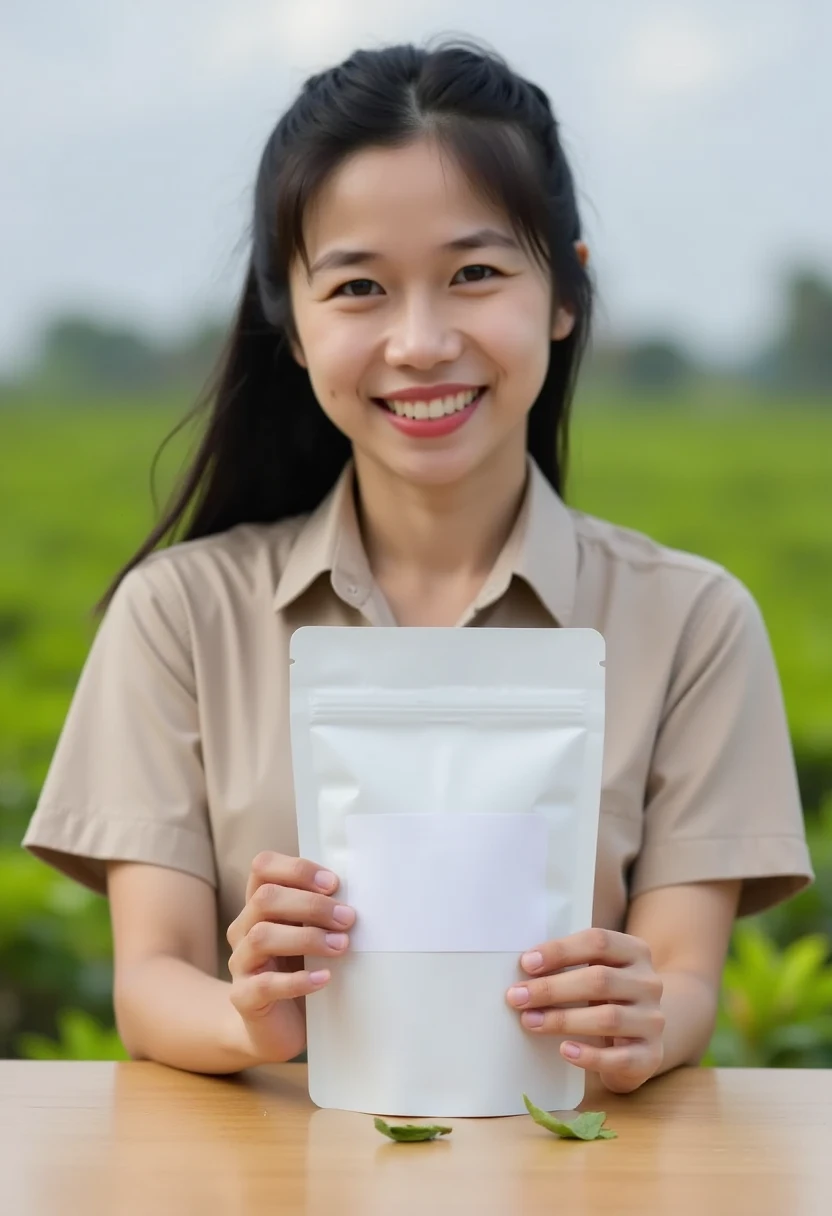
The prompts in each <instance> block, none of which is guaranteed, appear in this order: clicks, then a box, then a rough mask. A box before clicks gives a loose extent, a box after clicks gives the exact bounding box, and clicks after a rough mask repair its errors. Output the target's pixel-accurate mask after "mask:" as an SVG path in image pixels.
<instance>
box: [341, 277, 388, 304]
mask: <svg viewBox="0 0 832 1216" xmlns="http://www.w3.org/2000/svg"><path fill="white" fill-rule="evenodd" d="M377 286H378V284H377V283H375V282H374V280H373V279H350V281H349V283H342V284H341V286H340V287H336V289H335V291H334V292H333V293H332V294H333V295H336V296H347V298H348V299H355V298H356V297H358V296H368V295H369V294H370V292H369V291H366V290H364V289H365V288H367V287H377ZM348 287H352V288H353V289H354V290H353V291H348V290H347V288H348ZM355 289H360V290H355Z"/></svg>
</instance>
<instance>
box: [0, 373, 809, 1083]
mask: <svg viewBox="0 0 832 1216" xmlns="http://www.w3.org/2000/svg"><path fill="white" fill-rule="evenodd" d="M186 404H187V403H183V402H181V401H167V402H164V401H155V402H148V403H147V405H146V406H145V407H143V408H137V407H136V405H135V403H134V404H133V407H132V408H131V407H130V406H129V405H128V403H127V401H126V400H125V401H115V400H114V401H113V402H112V405H113V408H104V407H97V408H89V407H84V408H81V407H73V408H70V407H69V406H67V405H66V404H57V403H52V404H50V403H49V402H42V403H41V402H37V401H35V400H33V399H29V400H26V401H24V400H23V399H22V398H21V401H20V404H19V405H18V406H15V407H12V406H8V407H7V408H0V514H2V518H3V519H4V520H6V521H14V523H13V526H7V527H5V528H3V529H2V530H1V531H0V1056H2V1055H8V1054H11V1053H14V1052H19V1051H21V1050H24V1051H27V1052H31V1051H48V1050H57V1051H61V1052H68V1053H71V1052H73V1051H81V1050H83V1051H88V1052H90V1053H101V1052H104V1051H108V1052H109V1051H110V1050H111V1049H112V1050H113V1051H114V1052H115V1051H116V1050H117V1043H116V1041H115V1040H109V1039H107V1034H108V1033H109V1029H110V1028H111V1027H112V1024H113V1016H112V997H111V987H112V963H111V941H110V928H109V918H108V915H107V905H106V902H105V901H104V900H103V899H101V898H100V897H99V896H96V895H93V894H91V893H90V892H88V891H86V890H84V889H83V888H81V887H79V886H78V885H77V884H74V883H71V882H69V881H68V880H66V879H64V878H62V877H60V876H59V875H57V874H55V873H54V872H53V871H51V870H50V869H48V868H47V867H46V866H45V865H43V864H42V863H41V862H38V861H36V860H34V859H33V858H30V857H28V856H27V855H25V854H23V853H22V852H21V850H20V847H19V845H20V839H21V837H22V835H23V832H24V830H25V825H26V822H27V820H28V818H29V815H30V814H31V811H32V809H33V807H34V805H35V801H36V798H37V792H38V790H39V789H40V786H41V783H42V781H43V778H44V776H45V773H46V769H47V766H48V763H49V760H50V757H51V755H52V752H53V750H54V746H55V742H56V740H57V736H58V732H59V730H60V727H61V724H62V722H63V719H64V716H65V714H66V711H67V708H68V706H69V702H70V699H71V696H72V692H73V689H74V687H75V683H76V681H77V678H78V674H79V672H80V669H81V665H82V663H83V660H84V657H85V655H86V653H87V650H88V648H89V645H90V642H91V640H92V636H93V630H94V627H95V622H94V620H93V618H92V616H91V615H90V611H91V609H92V606H93V604H94V602H95V601H96V600H97V599H98V598H99V596H100V595H101V594H102V593H103V591H104V590H105V588H106V586H107V584H108V582H109V580H110V579H111V577H112V576H113V574H114V573H115V572H116V570H117V569H118V568H119V567H120V566H121V565H122V564H123V562H124V561H125V560H126V559H127V558H128V557H129V556H130V554H131V553H132V552H133V551H134V549H135V548H136V547H137V546H138V544H139V543H140V542H141V540H142V539H143V538H144V535H145V534H146V532H147V531H148V530H149V528H150V526H151V524H152V522H153V511H152V503H151V498H150V493H149V470H150V466H151V461H152V458H153V454H154V452H155V451H156V448H157V447H158V445H159V443H160V442H161V440H162V439H163V438H164V436H165V435H166V434H167V433H168V431H169V430H170V429H171V428H172V426H173V425H174V423H175V422H176V421H177V420H178V419H179V417H181V416H182V414H183V413H184V410H185V408H186ZM116 406H118V407H119V408H115V407H116ZM666 407H667V408H666ZM670 407H672V408H670ZM576 417H577V425H576V428H575V431H574V435H573V444H572V449H573V461H572V467H573V477H572V485H571V487H570V493H569V498H570V500H571V501H574V502H575V503H576V504H577V505H578V506H580V507H581V508H583V509H584V510H587V511H590V512H592V513H594V514H597V515H600V516H602V517H606V518H609V519H612V520H615V521H616V522H619V523H621V524H624V525H627V526H630V527H635V528H637V529H640V530H642V531H644V532H646V533H648V534H649V535H651V536H654V537H655V538H656V539H658V540H661V541H664V542H665V543H667V544H670V545H674V546H677V547H679V548H683V549H688V550H691V551H693V552H695V553H699V554H702V555H703V556H706V557H710V558H712V559H714V560H716V561H718V562H721V563H723V564H724V565H725V566H727V567H728V568H729V569H730V570H732V571H733V572H734V573H735V574H737V575H738V576H739V577H740V578H741V579H742V580H743V581H744V582H745V583H746V584H747V585H748V586H749V588H750V589H751V591H752V593H753V594H754V595H755V596H756V598H757V599H758V602H759V603H760V606H761V608H762V610H763V613H764V615H765V618H766V622H767V624H768V627H769V631H770V634H771V638H772V643H773V647H774V651H775V655H776V658H777V661H778V666H779V669H780V674H781V678H782V681H783V687H784V692H785V698H786V706H787V710H788V715H789V723H790V727H791V731H792V737H793V740H794V745H795V750H796V754H797V757H798V763H799V768H800V777H801V787H802V790H803V794H804V802H805V805H806V808H807V813H808V817H809V832H810V843H811V849H812V855H813V859H814V863H815V866H816V869H817V874H818V883H817V886H816V887H814V888H812V889H810V890H809V891H807V892H806V893H804V894H803V895H801V896H799V897H798V898H797V899H795V900H793V901H791V902H790V903H789V904H786V905H784V906H783V907H782V908H779V909H775V910H774V911H772V912H771V913H767V914H766V915H765V916H764V917H762V918H760V921H759V924H758V925H757V926H756V927H755V931H756V932H757V933H758V934H759V933H760V932H762V931H763V930H765V932H766V934H767V935H769V936H770V937H771V943H767V939H764V938H760V939H759V940H758V941H757V946H756V951H757V952H756V954H754V952H753V949H751V954H750V955H749V954H748V950H749V948H748V946H747V941H746V939H745V938H744V937H743V934H745V933H747V931H748V930H747V929H746V927H745V926H741V927H740V928H738V931H737V938H736V946H735V950H736V951H738V953H737V954H736V959H735V962H734V963H733V964H732V968H729V972H728V979H727V981H726V1000H725V1002H724V1008H723V1012H722V1014H721V1021H720V1027H719V1031H718V1034H717V1036H716V1037H715V1040H714V1049H713V1055H714V1058H718V1059H719V1062H723V1063H727V1062H732V1061H742V1060H765V1061H766V1062H770V1063H782V1062H784V1061H786V1060H790V1061H792V1062H795V1063H811V1062H812V1061H814V1060H817V1059H819V1058H821V1056H824V1053H826V1052H828V1050H829V1041H828V1039H825V1038H824V1035H825V1033H826V1030H825V1023H824V1020H823V1019H824V1017H825V1016H826V1015H825V1014H823V1013H822V1012H812V1011H813V1010H816V1007H817V1002H818V997H817V995H816V990H817V989H818V987H819V990H820V991H821V992H825V991H826V989H825V988H824V984H825V982H826V981H825V978H824V975H825V973H824V969H823V966H822V965H821V964H819V963H817V961H816V960H817V958H818V956H819V952H820V938H819V937H817V936H815V937H813V938H812V939H811V942H813V943H814V944H810V945H809V946H806V947H803V946H799V947H797V949H798V958H799V960H800V962H799V963H798V962H793V961H792V957H793V956H792V955H791V954H789V949H790V948H791V947H790V943H792V942H795V941H796V940H797V939H799V938H800V937H802V936H803V935H804V934H806V933H811V934H814V935H825V936H826V938H828V939H830V940H832V630H830V629H829V621H830V620H832V579H830V577H829V571H830V570H832V528H830V527H829V520H830V518H832V471H831V470H830V464H832V458H831V457H830V453H832V411H830V410H829V409H822V408H817V409H805V408H804V409H798V408H796V407H795V406H793V405H789V406H788V407H786V406H784V407H783V408H780V409H777V408H772V409H770V410H760V409H758V410H756V411H755V412H749V410H748V409H747V408H744V407H741V406H740V404H739V403H736V402H732V401H731V400H730V398H729V397H727V396H725V395H723V396H722V397H720V399H719V401H718V402H715V403H714V408H712V409H707V408H701V406H700V408H698V409H697V410H693V409H689V408H687V407H686V405H685V403H684V401H683V400H681V398H677V399H672V400H671V399H668V400H667V401H666V402H665V401H663V400H659V399H657V398H653V399H652V405H651V407H650V408H649V409H648V408H645V407H644V406H637V407H636V406H634V405H632V404H630V405H625V404H623V403H622V404H621V405H620V406H619V407H618V408H615V409H611V408H605V407H599V406H598V405H596V404H594V403H593V402H591V401H585V402H582V403H581V404H580V406H579V408H578V410H577V414H576ZM191 440H192V435H191V434H189V433H188V432H187V431H186V432H185V434H184V435H182V436H181V437H180V438H179V439H178V440H177V441H176V442H175V443H174V444H172V445H171V447H170V448H169V449H168V451H167V453H166V456H165V458H164V459H163V461H162V462H161V465H160V469H159V489H160V498H161V499H162V500H164V497H165V492H166V490H167V488H168V487H169V486H170V483H171V479H172V477H173V475H174V473H175V472H176V470H177V469H178V467H179V465H180V462H181V460H182V457H183V456H184V454H185V452H186V450H187V449H188V447H189V446H190V444H191ZM825 798H827V801H826V802H824V799H825ZM822 804H823V805H822ZM755 940H757V939H755ZM761 942H762V943H763V944H762V945H761V944H760V943H761ZM743 950H745V951H746V953H743ZM749 957H751V958H752V962H753V960H756V962H753V965H752V962H750V961H749ZM813 960H815V961H813ZM764 964H765V967H766V968H768V969H767V970H766V972H765V973H766V975H767V976H768V977H769V978H768V981H767V982H769V983H770V985H771V990H772V991H776V992H779V993H780V996H779V997H778V1001H779V1004H778V1003H775V1005H768V1006H766V1005H764V1004H763V1005H759V1007H758V1003H757V1002H758V986H759V985H758V980H757V979H756V978H755V977H756V976H757V970H755V967H758V968H761V967H763V966H764ZM782 973H785V975H786V979H785V980H784V979H782V978H778V977H780V976H781V975H782ZM795 976H797V979H796V978H795ZM801 977H802V978H801ZM798 981H799V982H798ZM783 984H785V989H784V988H783V987H782V985H783ZM755 985H757V986H755ZM778 985H779V987H778ZM813 985H814V987H813ZM795 988H796V991H797V996H794V995H792V996H788V993H789V992H792V991H793V990H794V989H795ZM784 992H786V994H787V995H785V996H784V995H783V993H784ZM807 992H808V994H807ZM729 993H733V995H730V996H729ZM813 993H814V994H815V995H813ZM743 994H745V995H743ZM813 1002H814V1004H813ZM827 1008H828V1010H829V1009H832V1002H829V1004H828V1007H827ZM749 1009H751V1010H752V1011H756V1012H753V1013H752V1014H749V1012H748V1010H749ZM766 1010H767V1011H768V1012H766ZM72 1011H80V1012H81V1015H82V1016H81V1020H80V1021H79V1020H73V1019H74V1018H75V1014H74V1013H73V1012H72ZM83 1014H86V1015H88V1018H90V1019H93V1020H94V1023H95V1024H98V1025H99V1026H100V1027H101V1028H102V1033H103V1035H104V1039H103V1043H104V1045H103V1046H102V1040H101V1039H98V1038H96V1036H95V1035H94V1034H93V1032H92V1026H93V1022H90V1021H89V1020H87V1021H84V1020H83ZM766 1019H768V1021H767V1020H766ZM31 1036H42V1037H41V1038H40V1039H39V1038H37V1037H34V1038H33V1037H31ZM44 1037H45V1038H46V1039H49V1040H50V1041H51V1042H52V1043H56V1044H59V1046H57V1047H55V1048H54V1049H52V1048H46V1046H45V1044H44V1042H43V1038H44ZM824 1058H827V1057H826V1056H824ZM828 1058H829V1062H832V1057H828Z"/></svg>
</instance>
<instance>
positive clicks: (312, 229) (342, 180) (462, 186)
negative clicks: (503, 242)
mask: <svg viewBox="0 0 832 1216" xmlns="http://www.w3.org/2000/svg"><path fill="white" fill-rule="evenodd" d="M482 227H492V228H495V229H498V230H500V229H502V230H504V231H505V232H506V233H510V231H511V229H510V225H509V223H508V219H507V217H505V216H503V215H502V213H501V212H500V210H499V209H498V208H497V207H496V206H495V205H494V204H493V203H490V202H489V201H487V200H486V199H485V198H484V197H483V196H482V195H481V194H479V193H478V192H477V191H476V190H475V189H474V188H473V186H472V184H471V183H470V182H469V181H468V179H467V178H466V176H465V174H464V173H463V171H462V169H461V168H460V167H459V165H458V164H457V163H456V162H455V161H454V160H453V158H452V157H451V156H450V155H448V154H446V153H443V152H441V151H440V150H439V149H438V148H437V146H436V144H435V143H434V141H430V140H426V139H423V140H419V141H416V142H414V143H412V144H408V145H406V146H404V147H396V148H376V147H373V148H365V149H362V150H361V151H359V152H355V153H353V154H352V155H351V156H350V157H349V158H348V159H347V160H345V161H344V162H343V163H342V164H341V165H339V166H338V167H337V168H336V169H334V170H333V172H332V173H331V174H330V176H329V178H328V179H327V181H326V182H325V183H324V184H323V186H322V187H321V189H320V191H319V192H318V194H317V196H316V198H315V199H314V201H313V202H312V203H311V204H310V206H309V207H308V209H307V213H306V215H305V216H304V237H305V241H306V245H307V252H308V254H309V259H310V262H311V263H313V262H315V260H316V258H317V257H318V255H319V254H320V253H322V252H325V248H324V247H325V246H328V245H329V244H330V243H336V242H337V243H338V244H341V243H342V242H345V241H348V242H349V243H350V244H353V243H356V242H357V244H356V247H357V248H358V247H361V248H364V247H365V246H367V245H368V242H370V241H372V242H375V243H374V244H373V245H371V246H368V247H370V248H373V249H375V248H376V245H377V244H378V243H379V242H384V243H386V244H388V245H390V246H391V248H398V247H402V246H405V245H408V244H417V243H418V244H420V245H424V246H425V247H428V248H436V249H440V248H441V247H442V246H443V245H444V244H446V243H447V242H449V241H451V240H453V239H454V238H456V237H459V236H460V235H463V234H464V232H465V231H466V230H468V229H471V228H482Z"/></svg>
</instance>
